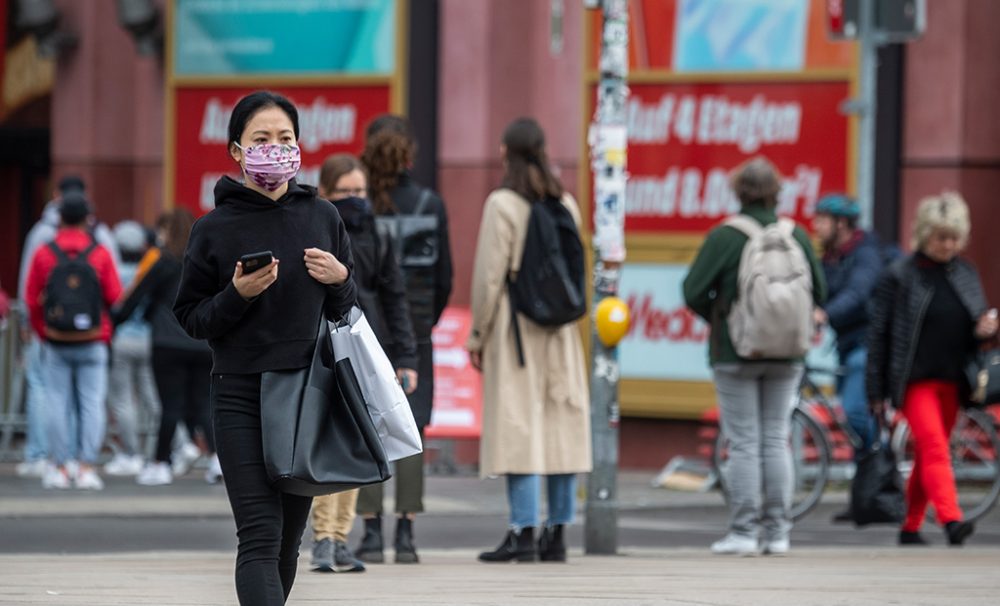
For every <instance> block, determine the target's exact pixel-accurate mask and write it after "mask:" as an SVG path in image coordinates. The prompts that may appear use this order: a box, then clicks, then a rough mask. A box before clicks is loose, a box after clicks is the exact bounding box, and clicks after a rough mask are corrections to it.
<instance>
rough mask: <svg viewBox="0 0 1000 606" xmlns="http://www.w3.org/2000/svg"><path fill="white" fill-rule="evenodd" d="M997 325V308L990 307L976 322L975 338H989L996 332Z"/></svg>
mask: <svg viewBox="0 0 1000 606" xmlns="http://www.w3.org/2000/svg"><path fill="white" fill-rule="evenodd" d="M997 327H998V322H997V310H996V309H991V310H989V311H988V312H986V313H984V314H983V315H981V316H979V321H978V322H976V338H978V339H989V338H990V337H992V336H993V335H995V334H997Z"/></svg>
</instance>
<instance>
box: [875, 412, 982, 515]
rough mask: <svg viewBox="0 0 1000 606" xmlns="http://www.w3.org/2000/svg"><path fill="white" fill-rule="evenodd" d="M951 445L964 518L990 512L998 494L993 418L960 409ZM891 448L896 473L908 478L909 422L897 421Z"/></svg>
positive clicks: (910, 454) (911, 445)
mask: <svg viewBox="0 0 1000 606" xmlns="http://www.w3.org/2000/svg"><path fill="white" fill-rule="evenodd" d="M950 446H951V466H952V470H953V473H954V476H955V489H956V491H957V493H958V505H959V507H961V509H962V515H963V517H964V519H966V520H970V521H971V520H976V519H978V518H981V517H983V516H984V515H985V514H986V513H987V512H989V511H990V509H992V508H993V506H994V505H995V504H996V502H997V497H998V496H1000V458H998V457H1000V439H998V437H997V432H996V426H995V424H994V422H993V417H991V416H990V414H989V413H986V412H983V411H981V410H976V409H969V410H965V411H962V412H960V413H959V415H958V419H957V420H956V421H955V428H954V429H953V430H952V432H951V440H950ZM892 447H893V451H894V452H895V453H896V462H897V467H898V468H899V472H900V474H901V475H902V476H903V478H904V479H905V480H907V481H909V478H910V474H911V473H912V472H913V454H914V442H913V437H912V435H911V432H910V427H909V425H907V424H906V423H900V424H899V425H898V426H897V427H896V431H894V432H893V436H892Z"/></svg>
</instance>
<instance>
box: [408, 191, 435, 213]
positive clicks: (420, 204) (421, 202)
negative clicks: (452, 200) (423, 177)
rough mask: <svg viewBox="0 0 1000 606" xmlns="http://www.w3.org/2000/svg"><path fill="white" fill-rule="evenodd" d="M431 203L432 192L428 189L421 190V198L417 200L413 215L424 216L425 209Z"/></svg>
mask: <svg viewBox="0 0 1000 606" xmlns="http://www.w3.org/2000/svg"><path fill="white" fill-rule="evenodd" d="M430 201H431V190H429V189H427V188H426V187H425V188H423V189H421V190H420V197H419V198H417V205H416V206H414V207H413V212H412V213H410V214H412V215H414V216H415V215H422V214H424V209H425V208H427V203H428V202H430Z"/></svg>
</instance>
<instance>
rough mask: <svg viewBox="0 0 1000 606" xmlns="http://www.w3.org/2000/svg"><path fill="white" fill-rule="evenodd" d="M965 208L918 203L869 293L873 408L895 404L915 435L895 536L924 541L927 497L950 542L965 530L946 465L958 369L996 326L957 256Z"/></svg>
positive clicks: (950, 197)
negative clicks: (905, 237)
mask: <svg viewBox="0 0 1000 606" xmlns="http://www.w3.org/2000/svg"><path fill="white" fill-rule="evenodd" d="M969 226H970V221H969V208H968V206H967V205H966V204H965V201H964V200H962V198H961V196H959V195H958V194H955V193H943V194H941V195H939V196H932V197H930V198H926V199H925V200H923V201H922V202H921V203H920V207H919V209H918V210H917V217H916V220H915V222H914V227H913V249H914V250H915V251H916V252H915V253H914V254H912V255H909V256H907V257H904V258H902V259H900V260H898V261H897V262H895V263H894V264H893V265H892V266H891V267H890V268H889V269H888V270H886V271H885V273H884V274H883V275H882V278H881V280H880V282H879V286H878V288H877V289H876V292H875V300H874V302H873V306H874V307H873V310H872V322H871V331H870V333H869V345H868V346H869V352H868V369H867V376H866V382H867V390H868V400H869V402H870V404H871V407H872V412H873V413H874V414H876V415H882V414H883V413H884V405H885V402H886V400H889V401H890V402H891V404H892V405H893V406H895V407H897V408H900V409H901V410H902V412H903V415H904V416H905V417H906V420H907V422H908V423H909V424H910V429H911V431H912V432H913V438H914V442H915V456H914V465H913V474H912V475H911V476H910V483H909V486H907V495H906V500H907V512H906V518H905V520H904V521H903V526H902V528H901V529H900V532H899V543H900V544H901V545H924V544H926V541H925V540H924V539H923V537H921V536H920V527H921V525H922V524H923V521H924V514H925V511H926V510H927V506H928V505H933V506H934V510H935V513H936V517H937V519H938V521H939V522H940V523H941V524H942V525H943V526H944V530H945V535H946V536H947V539H948V543H949V544H951V545H961V544H962V543H963V542H964V541H965V540H966V539H967V538H968V537H969V535H971V534H972V531H973V525H972V523H971V522H968V521H964V520H963V519H962V510H961V509H960V508H959V506H958V497H957V495H956V491H955V478H954V475H953V474H952V467H951V455H950V452H949V436H950V434H951V430H952V427H954V425H955V417H956V415H957V414H958V409H959V406H961V404H962V402H964V401H965V400H966V399H967V398H968V395H969V385H968V382H967V381H966V379H965V374H964V368H965V366H966V364H967V363H968V361H969V359H970V356H972V355H973V354H974V352H975V350H976V348H977V347H978V344H979V342H980V341H982V340H984V339H989V338H992V337H993V336H994V335H995V334H996V332H997V313H996V310H995V309H987V307H988V306H987V303H986V297H985V295H984V294H983V287H982V284H981V282H980V279H979V274H978V272H977V271H976V269H975V267H973V266H972V264H971V263H969V262H968V261H966V260H964V259H962V258H960V257H959V256H958V254H959V252H960V251H961V250H962V248H964V246H965V244H966V242H967V241H968V238H969Z"/></svg>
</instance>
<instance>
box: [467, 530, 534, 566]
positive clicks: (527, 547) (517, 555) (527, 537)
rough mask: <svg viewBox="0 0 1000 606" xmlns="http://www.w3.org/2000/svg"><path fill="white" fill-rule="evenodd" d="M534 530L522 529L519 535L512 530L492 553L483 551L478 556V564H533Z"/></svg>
mask: <svg viewBox="0 0 1000 606" xmlns="http://www.w3.org/2000/svg"><path fill="white" fill-rule="evenodd" d="M536 555H537V554H536V553H535V529H534V528H531V527H530V526H529V527H528V528H522V529H521V532H520V533H515V532H514V531H513V530H510V531H508V532H507V536H505V537H504V539H503V541H502V542H501V543H500V546H499V547H497V548H496V549H494V550H493V551H484V552H482V553H481V554H479V561H480V562H510V561H512V560H517V561H518V562H534V561H535V557H536Z"/></svg>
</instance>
